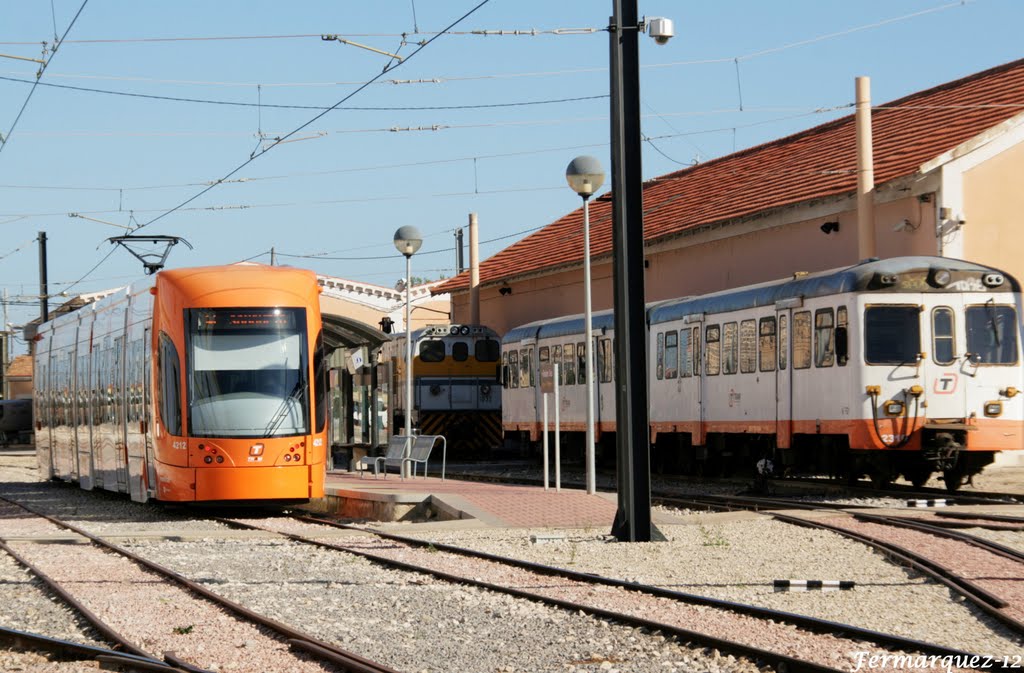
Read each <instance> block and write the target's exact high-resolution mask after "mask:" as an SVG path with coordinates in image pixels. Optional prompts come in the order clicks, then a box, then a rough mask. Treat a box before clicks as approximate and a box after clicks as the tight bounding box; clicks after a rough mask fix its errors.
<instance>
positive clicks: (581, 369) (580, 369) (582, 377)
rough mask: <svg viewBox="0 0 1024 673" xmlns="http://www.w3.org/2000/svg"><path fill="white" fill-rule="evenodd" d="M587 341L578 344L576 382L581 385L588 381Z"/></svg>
mask: <svg viewBox="0 0 1024 673" xmlns="http://www.w3.org/2000/svg"><path fill="white" fill-rule="evenodd" d="M586 346H587V344H586V342H585V341H581V342H579V343H577V344H576V382H577V383H579V384H580V385H581V386H582V385H584V384H585V383H586V382H587V351H586Z"/></svg>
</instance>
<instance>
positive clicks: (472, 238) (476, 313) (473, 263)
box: [469, 213, 480, 325]
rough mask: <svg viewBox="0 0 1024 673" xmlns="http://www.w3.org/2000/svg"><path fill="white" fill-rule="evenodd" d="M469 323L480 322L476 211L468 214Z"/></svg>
mask: <svg viewBox="0 0 1024 673" xmlns="http://www.w3.org/2000/svg"><path fill="white" fill-rule="evenodd" d="M469 324H471V325H479V324H480V236H479V231H478V227H477V221H476V213H470V214H469Z"/></svg>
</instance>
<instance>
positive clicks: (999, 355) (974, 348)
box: [967, 303, 1017, 365]
mask: <svg viewBox="0 0 1024 673" xmlns="http://www.w3.org/2000/svg"><path fill="white" fill-rule="evenodd" d="M967 352H968V353H970V354H971V357H972V358H973V359H974V360H975V361H976V362H977V363H978V364H985V365H1012V364H1016V363H1017V312H1016V311H1015V310H1014V309H1013V307H1012V306H996V305H995V304H993V303H988V304H985V305H983V306H968V307H967Z"/></svg>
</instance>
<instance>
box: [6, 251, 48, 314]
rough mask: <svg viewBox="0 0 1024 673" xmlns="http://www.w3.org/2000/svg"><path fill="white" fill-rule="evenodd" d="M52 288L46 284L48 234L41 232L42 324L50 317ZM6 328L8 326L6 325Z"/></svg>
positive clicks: (40, 284)
mask: <svg viewBox="0 0 1024 673" xmlns="http://www.w3.org/2000/svg"><path fill="white" fill-rule="evenodd" d="M49 294H50V288H49V286H48V285H47V282H46V232H45V231H40V232H39V317H40V321H39V322H40V324H41V323H44V322H46V321H47V319H49V317H50V303H49V300H50V298H49ZM5 327H6V325H5Z"/></svg>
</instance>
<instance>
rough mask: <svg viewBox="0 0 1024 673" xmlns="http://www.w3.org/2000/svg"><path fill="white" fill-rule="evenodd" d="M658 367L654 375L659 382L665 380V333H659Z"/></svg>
mask: <svg viewBox="0 0 1024 673" xmlns="http://www.w3.org/2000/svg"><path fill="white" fill-rule="evenodd" d="M657 362H658V366H657V367H656V368H655V372H654V375H655V376H656V377H657V378H658V380H659V381H660V380H662V379H663V378H665V333H664V332H658V360H657Z"/></svg>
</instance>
